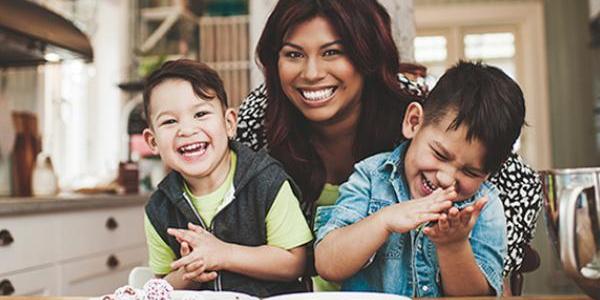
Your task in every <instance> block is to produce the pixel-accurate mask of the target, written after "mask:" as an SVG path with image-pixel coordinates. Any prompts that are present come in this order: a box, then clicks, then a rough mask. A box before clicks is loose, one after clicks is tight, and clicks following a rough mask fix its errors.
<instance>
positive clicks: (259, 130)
mask: <svg viewBox="0 0 600 300" xmlns="http://www.w3.org/2000/svg"><path fill="white" fill-rule="evenodd" d="M398 79H399V83H400V85H401V86H402V87H403V89H404V90H405V91H407V92H409V93H410V94H412V95H415V96H419V97H423V96H424V95H426V94H427V89H426V86H425V84H424V83H423V82H422V81H416V82H415V81H412V80H409V79H408V78H407V77H405V76H403V75H402V74H399V76H398ZM266 94H267V92H266V88H265V86H264V84H263V85H260V86H259V87H258V88H256V89H254V90H253V91H251V92H250V94H249V95H248V96H247V97H246V99H245V100H244V101H243V102H242V105H241V106H240V109H239V116H238V129H237V137H236V139H237V140H238V141H240V142H242V143H244V144H246V145H247V146H249V147H250V148H252V149H254V150H258V149H261V148H267V144H266V136H265V133H264V130H263V126H264V117H265V108H266V107H267V95H266ZM489 181H490V182H492V183H493V184H495V185H496V187H498V189H499V191H500V200H501V201H502V204H503V205H504V214H505V216H506V223H507V224H506V225H507V234H508V253H507V256H506V257H505V258H504V273H503V275H504V276H507V275H508V274H510V273H511V272H513V271H515V270H518V269H519V268H520V266H521V264H522V262H523V247H524V246H525V245H526V244H528V243H529V242H531V240H532V239H533V236H534V231H535V225H536V222H537V218H538V216H539V212H540V208H541V206H542V196H541V192H542V184H541V181H540V178H539V176H538V174H537V173H536V172H535V171H534V170H532V169H531V168H530V167H529V166H528V165H527V164H525V163H524V162H523V161H522V160H521V158H520V157H519V155H517V154H512V155H510V157H509V158H508V159H507V161H506V162H505V163H504V165H503V166H502V167H501V169H500V170H499V171H498V172H497V173H495V174H493V175H492V176H491V177H490V179H489Z"/></svg>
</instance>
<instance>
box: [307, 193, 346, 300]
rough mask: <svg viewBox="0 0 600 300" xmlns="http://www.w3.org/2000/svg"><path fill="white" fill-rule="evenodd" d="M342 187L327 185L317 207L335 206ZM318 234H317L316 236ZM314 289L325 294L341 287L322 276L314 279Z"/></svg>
mask: <svg viewBox="0 0 600 300" xmlns="http://www.w3.org/2000/svg"><path fill="white" fill-rule="evenodd" d="M339 188H340V186H339V185H333V184H330V183H325V186H324V187H323V191H322V192H321V195H320V196H319V199H318V200H317V206H328V205H334V204H335V201H336V200H337V198H338V197H339V196H340V190H339ZM316 234H317V233H316V232H315V235H316ZM312 282H313V289H314V290H315V292H319V291H320V292H324V291H339V290H340V289H341V287H340V285H339V284H338V283H335V282H331V281H326V280H325V279H323V278H321V277H320V276H315V277H313V278H312Z"/></svg>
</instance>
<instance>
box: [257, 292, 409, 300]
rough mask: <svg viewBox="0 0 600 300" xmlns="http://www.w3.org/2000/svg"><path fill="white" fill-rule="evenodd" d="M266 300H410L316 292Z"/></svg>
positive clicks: (397, 296) (346, 293) (360, 293)
mask: <svg viewBox="0 0 600 300" xmlns="http://www.w3.org/2000/svg"><path fill="white" fill-rule="evenodd" d="M266 300H410V298H408V297H405V296H399V295H394V294H383V293H367V292H316V293H295V294H287V295H281V296H276V297H269V298H266Z"/></svg>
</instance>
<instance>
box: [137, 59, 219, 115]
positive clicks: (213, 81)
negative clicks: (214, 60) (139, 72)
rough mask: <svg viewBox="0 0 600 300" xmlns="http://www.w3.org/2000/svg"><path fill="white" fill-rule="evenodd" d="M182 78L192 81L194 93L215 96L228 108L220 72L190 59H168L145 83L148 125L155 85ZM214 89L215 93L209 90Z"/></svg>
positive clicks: (201, 95)
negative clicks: (151, 97)
mask: <svg viewBox="0 0 600 300" xmlns="http://www.w3.org/2000/svg"><path fill="white" fill-rule="evenodd" d="M169 79H181V80H185V81H187V82H189V83H190V85H191V86H192V89H193V90H194V94H196V96H198V97H200V98H202V99H214V98H215V96H216V97H217V98H219V100H220V101H221V105H222V106H223V108H227V93H225V88H224V87H223V81H222V80H221V77H219V74H217V72H216V71H215V70H213V69H212V68H210V67H209V66H208V65H206V64H204V63H201V62H197V61H193V60H190V59H178V60H173V61H167V62H165V63H164V64H162V66H160V68H158V69H157V70H155V71H154V72H152V73H151V74H150V75H149V76H148V77H147V78H146V83H145V85H144V114H145V116H146V122H148V126H151V122H150V96H151V95H152V90H153V89H154V87H156V86H157V85H159V84H160V83H162V82H163V81H165V80H169ZM209 90H213V91H214V92H215V95H212V94H210V93H209V92H208V91H209Z"/></svg>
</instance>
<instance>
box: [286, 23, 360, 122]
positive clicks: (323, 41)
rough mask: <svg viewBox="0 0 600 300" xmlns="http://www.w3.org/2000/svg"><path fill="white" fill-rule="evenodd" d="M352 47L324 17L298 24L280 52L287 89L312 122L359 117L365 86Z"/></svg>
mask: <svg viewBox="0 0 600 300" xmlns="http://www.w3.org/2000/svg"><path fill="white" fill-rule="evenodd" d="M346 51H348V49H344V48H343V46H342V41H341V38H340V37H339V36H338V35H337V33H336V32H335V31H334V30H333V27H331V25H330V24H329V22H328V21H327V20H326V19H325V18H323V17H315V18H313V19H311V20H309V21H306V22H304V23H301V24H298V25H297V26H296V27H294V28H292V29H291V30H290V32H289V33H288V34H287V35H286V36H285V37H284V41H283V47H282V48H281V50H280V51H279V62H278V68H279V77H280V78H279V79H280V82H281V86H282V88H283V92H284V93H285V94H286V96H287V97H288V98H289V99H290V101H292V103H293V104H294V106H296V107H297V108H298V110H300V112H302V114H303V115H304V116H305V117H306V118H307V119H308V120H310V121H312V122H316V123H321V124H333V123H337V122H340V121H347V120H357V119H358V115H359V114H360V98H361V93H362V89H363V85H364V80H363V76H362V74H360V73H359V72H358V70H357V69H356V68H355V67H354V65H352V63H351V62H350V59H349V57H348V56H347V52H346Z"/></svg>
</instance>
